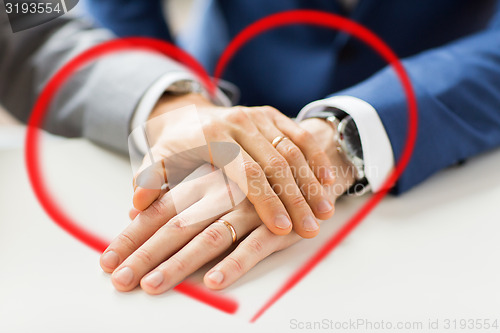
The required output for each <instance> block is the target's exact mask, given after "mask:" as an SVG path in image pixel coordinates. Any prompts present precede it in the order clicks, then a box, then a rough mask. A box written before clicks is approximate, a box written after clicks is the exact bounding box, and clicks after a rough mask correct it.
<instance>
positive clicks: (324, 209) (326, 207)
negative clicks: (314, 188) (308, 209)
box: [318, 199, 333, 213]
mask: <svg viewBox="0 0 500 333" xmlns="http://www.w3.org/2000/svg"><path fill="white" fill-rule="evenodd" d="M332 209H333V206H332V204H331V203H330V202H329V201H328V200H326V199H323V200H321V201H320V203H319V204H318V212H320V213H328V212H329V211H331V210H332Z"/></svg>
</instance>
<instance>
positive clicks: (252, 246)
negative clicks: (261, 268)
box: [247, 238, 264, 255]
mask: <svg viewBox="0 0 500 333" xmlns="http://www.w3.org/2000/svg"><path fill="white" fill-rule="evenodd" d="M247 246H248V249H249V250H250V251H251V252H252V253H254V254H257V255H260V254H262V252H263V251H264V245H263V244H262V242H261V241H260V240H259V239H257V238H252V239H250V240H249V241H248V244H247Z"/></svg>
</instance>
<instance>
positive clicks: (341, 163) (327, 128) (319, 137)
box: [299, 118, 355, 196]
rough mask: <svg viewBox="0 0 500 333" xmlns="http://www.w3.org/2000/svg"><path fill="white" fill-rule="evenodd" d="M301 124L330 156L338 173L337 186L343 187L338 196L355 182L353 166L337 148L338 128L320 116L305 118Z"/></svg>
mask: <svg viewBox="0 0 500 333" xmlns="http://www.w3.org/2000/svg"><path fill="white" fill-rule="evenodd" d="M299 125H300V127H302V128H303V129H305V130H306V131H308V132H310V133H311V134H312V135H313V136H314V138H315V140H316V142H317V144H318V145H319V146H320V148H321V149H322V150H323V151H325V152H326V154H327V156H328V157H329V159H330V162H331V163H332V166H333V169H334V172H335V174H336V181H335V187H336V188H338V189H341V191H336V194H337V196H338V195H340V194H342V193H343V192H345V191H347V189H349V187H351V186H352V185H353V184H354V183H355V173H354V169H353V167H352V166H351V165H350V164H349V163H347V162H346V161H345V160H344V158H342V156H341V155H340V153H339V151H338V150H337V147H338V143H337V139H336V137H337V132H336V130H334V129H333V127H332V126H331V125H330V124H328V123H327V122H326V121H325V120H323V119H319V118H309V119H305V120H303V121H301V122H300V123H299ZM337 192H339V193H337Z"/></svg>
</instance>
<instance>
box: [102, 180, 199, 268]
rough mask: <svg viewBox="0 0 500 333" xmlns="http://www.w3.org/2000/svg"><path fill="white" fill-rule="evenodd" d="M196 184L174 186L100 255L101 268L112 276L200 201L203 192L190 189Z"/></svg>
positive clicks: (138, 216) (137, 217)
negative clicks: (140, 248) (163, 228)
mask: <svg viewBox="0 0 500 333" xmlns="http://www.w3.org/2000/svg"><path fill="white" fill-rule="evenodd" d="M195 185H196V184H194V183H192V182H188V183H186V184H181V185H179V186H177V187H175V188H174V189H173V190H172V191H170V192H169V193H167V194H165V195H164V196H162V197H161V198H160V199H158V200H156V201H155V202H154V203H153V204H151V205H150V206H149V207H148V208H147V209H146V210H144V211H143V212H141V213H140V214H138V215H137V216H136V217H135V219H134V221H133V222H132V223H130V224H129V225H128V226H127V228H125V230H124V231H123V232H122V233H121V234H120V235H118V237H116V238H115V239H114V240H113V241H112V242H111V244H110V245H109V246H108V248H107V249H106V250H105V251H104V253H103V254H102V255H101V258H100V264H101V267H102V269H103V270H104V271H105V272H107V273H111V272H112V271H113V270H114V269H116V267H118V265H119V264H120V263H121V262H123V260H125V258H127V257H128V256H129V255H130V254H132V253H133V252H134V251H135V250H137V249H138V248H139V246H141V245H142V244H143V243H144V242H145V241H146V240H147V239H149V238H150V237H151V236H152V235H153V234H154V233H155V232H156V231H157V230H158V229H159V228H160V227H161V226H163V225H164V224H165V223H167V221H169V220H170V219H171V218H173V217H174V216H175V215H177V214H178V213H180V212H182V211H183V210H184V209H186V208H187V207H188V206H190V205H192V204H194V203H195V202H197V201H198V200H199V199H200V198H201V193H198V192H196V191H191V190H190V189H191V188H192V187H193V186H195Z"/></svg>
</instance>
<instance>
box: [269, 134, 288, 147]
mask: <svg viewBox="0 0 500 333" xmlns="http://www.w3.org/2000/svg"><path fill="white" fill-rule="evenodd" d="M285 139H287V137H286V136H281V135H278V136H277V137H276V138H274V140H273V143H272V145H273V147H274V148H276V147H277V146H278V145H279V144H280V142H281V141H283V140H285Z"/></svg>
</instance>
